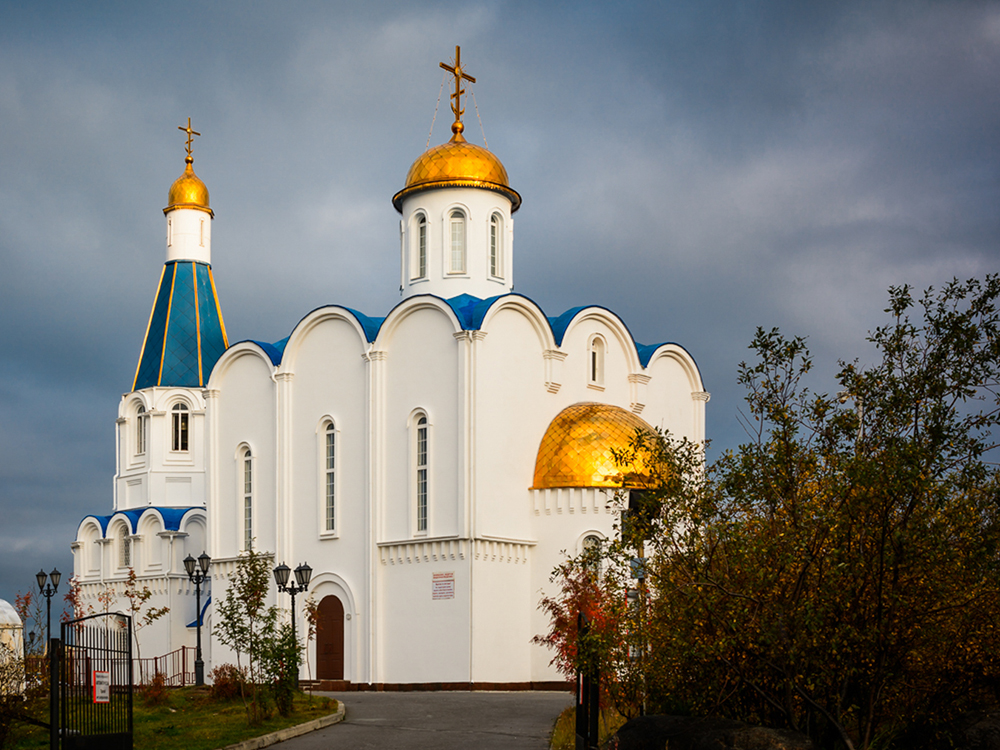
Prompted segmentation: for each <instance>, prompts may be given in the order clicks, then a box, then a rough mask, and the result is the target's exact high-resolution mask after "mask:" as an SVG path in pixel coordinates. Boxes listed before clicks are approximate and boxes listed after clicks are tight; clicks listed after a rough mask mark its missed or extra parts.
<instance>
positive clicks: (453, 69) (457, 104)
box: [441, 44, 476, 122]
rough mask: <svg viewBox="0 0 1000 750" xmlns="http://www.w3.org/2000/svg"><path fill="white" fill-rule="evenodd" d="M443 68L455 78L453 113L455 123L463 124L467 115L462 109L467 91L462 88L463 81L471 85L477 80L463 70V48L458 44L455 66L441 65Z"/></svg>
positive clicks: (452, 96) (456, 46)
mask: <svg viewBox="0 0 1000 750" xmlns="http://www.w3.org/2000/svg"><path fill="white" fill-rule="evenodd" d="M441 67H442V68H444V69H445V70H447V71H448V72H449V73H451V74H452V75H453V76H455V93H454V94H452V95H451V98H452V103H451V111H452V112H454V113H455V122H461V121H462V115H463V114H465V110H464V109H462V94H464V93H465V89H463V88H462V79H463V78H464V79H465V80H466V81H468V82H469V83H475V82H476V79H475V78H473V77H472V76H470V75H469V74H468V73H466V72H465V71H464V70H462V48H461V47H459V46H458V45H457V44H456V45H455V65H454V66H451V65H448V64H447V63H441Z"/></svg>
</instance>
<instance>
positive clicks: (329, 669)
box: [316, 596, 344, 680]
mask: <svg viewBox="0 0 1000 750" xmlns="http://www.w3.org/2000/svg"><path fill="white" fill-rule="evenodd" d="M316 678H317V679H319V680H342V679H344V605H343V603H342V602H341V601H340V599H338V598H337V597H335V596H324V597H323V598H322V600H320V603H319V610H318V612H317V618H316Z"/></svg>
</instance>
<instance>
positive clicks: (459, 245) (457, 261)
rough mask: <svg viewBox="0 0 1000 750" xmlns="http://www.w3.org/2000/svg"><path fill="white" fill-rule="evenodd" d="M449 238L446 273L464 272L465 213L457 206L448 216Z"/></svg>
mask: <svg viewBox="0 0 1000 750" xmlns="http://www.w3.org/2000/svg"><path fill="white" fill-rule="evenodd" d="M448 227H449V231H448V237H449V238H450V240H451V252H450V253H449V259H450V260H449V264H448V273H465V214H464V213H462V212H461V211H459V210H458V209H457V208H456V209H455V210H454V211H452V212H451V214H449V217H448Z"/></svg>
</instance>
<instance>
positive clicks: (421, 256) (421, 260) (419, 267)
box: [412, 214, 427, 279]
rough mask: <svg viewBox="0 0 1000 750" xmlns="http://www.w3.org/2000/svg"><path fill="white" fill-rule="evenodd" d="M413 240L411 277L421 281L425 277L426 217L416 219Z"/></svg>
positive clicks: (420, 216)
mask: <svg viewBox="0 0 1000 750" xmlns="http://www.w3.org/2000/svg"><path fill="white" fill-rule="evenodd" d="M414 239H415V243H416V245H415V247H414V250H415V256H416V257H415V258H414V263H413V270H414V273H413V274H412V277H413V278H415V279H422V278H424V277H425V276H427V217H426V216H424V215H423V214H420V215H419V216H418V217H417V232H416V237H415V238H414Z"/></svg>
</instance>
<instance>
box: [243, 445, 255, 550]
mask: <svg viewBox="0 0 1000 750" xmlns="http://www.w3.org/2000/svg"><path fill="white" fill-rule="evenodd" d="M251 547H253V456H252V455H251V453H250V449H249V448H247V449H246V450H245V451H243V549H250V548H251Z"/></svg>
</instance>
